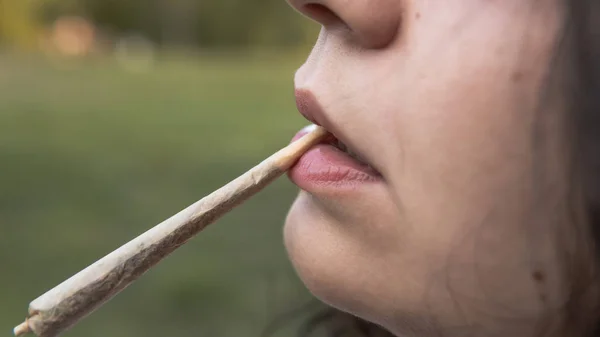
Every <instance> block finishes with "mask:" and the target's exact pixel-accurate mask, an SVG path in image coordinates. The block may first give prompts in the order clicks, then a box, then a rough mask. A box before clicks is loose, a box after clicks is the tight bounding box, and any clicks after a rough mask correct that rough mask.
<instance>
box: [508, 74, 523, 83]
mask: <svg viewBox="0 0 600 337" xmlns="http://www.w3.org/2000/svg"><path fill="white" fill-rule="evenodd" d="M510 79H511V80H512V81H513V82H515V83H518V82H521V80H522V79H523V73H522V72H520V71H515V72H514V73H512V75H511V76H510Z"/></svg>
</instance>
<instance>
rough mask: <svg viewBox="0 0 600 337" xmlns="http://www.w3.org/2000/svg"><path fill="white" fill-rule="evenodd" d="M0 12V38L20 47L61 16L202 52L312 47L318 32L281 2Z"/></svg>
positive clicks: (124, 3) (77, 4)
mask: <svg viewBox="0 0 600 337" xmlns="http://www.w3.org/2000/svg"><path fill="white" fill-rule="evenodd" d="M0 9H1V10H0V27H2V28H1V29H0V36H2V37H3V40H4V42H8V43H19V44H22V43H24V41H27V43H30V41H31V38H32V36H33V35H34V32H35V31H36V29H38V28H39V26H40V25H50V24H52V22H53V20H56V19H57V18H59V17H60V16H65V15H77V16H82V17H84V18H87V19H89V20H91V21H92V22H93V23H94V24H96V25H97V26H98V27H100V28H101V29H103V31H104V32H105V33H107V34H110V35H111V36H123V35H129V34H136V35H142V36H144V37H145V38H147V39H149V40H151V41H153V42H155V43H157V44H159V45H175V46H185V47H190V46H192V47H202V48H215V47H220V48H223V47H236V48H239V47H243V48H249V47H253V48H255V47H260V46H278V47H290V46H297V45H303V44H306V43H312V42H313V40H314V37H315V34H316V32H317V29H318V27H317V25H315V24H314V23H312V22H311V21H309V20H307V19H305V18H302V17H301V16H300V15H298V13H296V12H295V11H294V10H293V9H291V8H290V7H289V5H288V4H287V3H286V2H285V1H284V0H252V1H246V0H212V1H206V0H0Z"/></svg>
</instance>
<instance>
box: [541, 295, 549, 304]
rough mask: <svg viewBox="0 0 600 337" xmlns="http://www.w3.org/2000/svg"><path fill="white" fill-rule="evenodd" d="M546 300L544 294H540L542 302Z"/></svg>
mask: <svg viewBox="0 0 600 337" xmlns="http://www.w3.org/2000/svg"><path fill="white" fill-rule="evenodd" d="M546 300H547V298H546V294H544V293H542V294H540V301H542V303H546Z"/></svg>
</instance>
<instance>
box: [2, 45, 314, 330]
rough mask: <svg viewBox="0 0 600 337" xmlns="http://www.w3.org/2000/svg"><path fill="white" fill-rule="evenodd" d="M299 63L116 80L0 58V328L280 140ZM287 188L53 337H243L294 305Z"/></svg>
mask: <svg viewBox="0 0 600 337" xmlns="http://www.w3.org/2000/svg"><path fill="white" fill-rule="evenodd" d="M300 59H301V58H295V57H292V58H289V57H281V58H279V57H270V58H268V59H262V58H261V57H254V58H250V59H247V60H246V59H244V58H242V57H237V58H234V59H231V58H226V57H219V58H217V57H214V58H207V57H205V58H201V59H187V60H183V59H179V60H165V61H163V62H160V63H159V64H157V65H156V67H155V68H153V69H152V70H150V71H148V72H143V73H132V72H127V71H125V70H123V69H121V68H120V67H119V66H118V65H117V64H115V63H113V62H111V61H106V60H95V61H87V62H79V63H78V64H70V65H69V64H67V65H69V67H62V66H59V65H60V64H56V63H52V62H49V61H47V60H42V59H38V58H35V57H30V58H23V57H16V56H7V55H4V56H0V166H1V169H2V171H1V172H2V174H1V175H0V186H1V192H0V226H1V227H0V228H1V230H2V232H1V235H0V268H1V269H0V270H2V277H0V294H1V296H2V302H1V303H2V305H0V331H4V332H5V333H6V334H7V335H8V333H9V331H10V330H9V329H11V328H12V327H13V326H14V325H15V324H17V323H19V322H20V321H21V320H22V319H23V318H24V317H25V314H26V312H27V305H28V303H29V302H30V301H31V300H33V299H34V298H35V297H37V296H38V295H41V294H42V293H43V292H45V291H46V290H48V289H49V288H50V287H53V286H55V285H56V284H58V283H59V282H61V281H63V280H64V279H65V278H67V277H69V276H71V275H72V274H73V273H75V272H77V271H79V270H80V269H81V268H83V267H85V266H87V265H88V264H90V263H92V262H93V261H95V260H96V259H98V258H100V257H102V256H104V255H105V254H106V253H108V252H110V251H112V250H113V249H115V248H117V247H118V246H120V245H121V244H123V243H125V242H126V241H128V240H129V239H131V238H133V237H135V236H136V235H138V234H140V233H142V232H143V231H145V230H146V229H148V228H150V227H151V226H154V225H155V224H157V223H159V222H161V221H162V220H164V219H165V218H167V217H169V216H171V215H173V214H175V213H176V212H178V211H179V210H181V209H183V208H184V207H187V206H188V205H189V204H191V203H193V202H194V201H196V200H198V199H200V198H201V197H203V196H204V195H206V194H207V193H209V192H211V191H212V190H214V189H216V188H218V187H220V186H221V185H223V184H224V183H226V182H228V181H229V180H231V179H232V178H234V177H236V176H237V175H239V174H241V173H243V172H244V171H246V170H247V169H249V168H250V167H251V166H253V165H255V164H257V163H258V162H259V161H261V160H262V159H264V158H265V157H266V156H267V155H269V154H271V153H272V152H274V151H275V150H277V149H279V148H281V147H282V146H284V145H285V144H287V142H288V141H289V139H290V138H291V136H292V135H293V134H294V132H295V131H297V130H298V129H299V128H300V127H301V126H303V125H304V124H305V122H304V121H303V120H302V119H301V118H300V117H299V115H298V114H297V112H295V108H294V103H293V84H292V77H293V72H294V70H295V69H296V68H297V67H298V66H299V64H300V61H299V60H300ZM63 65H64V64H63ZM295 193H296V189H295V188H294V187H293V186H292V184H290V183H289V182H288V181H287V179H285V178H284V179H280V181H278V182H276V183H275V184H274V185H273V186H271V187H269V188H267V190H265V191H263V192H262V193H261V194H259V195H258V196H257V197H255V198H254V199H253V200H250V201H249V202H247V203H246V204H244V205H242V206H241V207H240V208H238V209H236V210H235V211H234V212H232V213H231V214H228V215H227V216H225V217H224V218H223V219H222V220H220V221H219V222H218V223H216V224H214V225H212V226H210V227H209V228H207V229H206V230H205V231H204V232H203V233H201V234H200V235H199V236H198V237H196V238H195V239H194V240H193V241H191V242H189V243H188V244H187V245H186V246H184V247H182V248H180V250H178V251H176V252H175V253H174V254H173V255H172V256H171V257H169V258H167V259H166V260H165V261H163V262H162V263H161V264H159V265H158V266H157V267H156V268H155V269H153V270H152V271H150V272H149V273H148V274H146V275H144V276H143V277H142V278H141V279H140V280H138V281H137V282H136V283H134V285H133V286H131V287H130V288H128V289H126V290H125V291H124V292H123V293H121V294H120V295H119V296H117V297H116V298H115V299H114V300H113V301H111V302H109V303H108V304H106V305H105V306H104V307H102V308H101V309H100V310H98V311H97V312H96V313H94V314H93V315H92V316H90V317H88V318H86V319H84V320H83V321H82V322H81V323H80V324H79V325H77V326H76V327H74V328H73V329H72V330H70V331H69V332H68V333H66V334H65V336H87V337H92V336H257V335H258V333H259V332H260V331H261V329H262V328H263V327H264V326H265V325H266V324H267V323H268V322H269V321H270V320H271V319H272V318H274V316H275V315H276V314H277V313H280V312H282V311H284V310H288V309H291V308H293V307H294V306H297V305H301V304H302V303H304V302H305V300H306V299H307V298H308V295H307V293H306V291H305V290H304V288H303V287H302V286H301V285H300V284H299V281H297V279H296V277H295V275H294V273H293V271H292V269H291V267H290V265H289V263H288V261H287V258H286V255H285V250H284V247H283V244H282V238H281V226H282V223H283V220H284V218H285V214H286V212H287V210H288V208H289V205H290V203H291V202H292V200H293V198H294V196H295ZM3 334H4V333H3ZM283 335H285V336H288V335H289V334H285V333H284V334H282V335H281V336H283Z"/></svg>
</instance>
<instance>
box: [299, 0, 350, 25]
mask: <svg viewBox="0 0 600 337" xmlns="http://www.w3.org/2000/svg"><path fill="white" fill-rule="evenodd" d="M302 10H303V12H304V13H305V14H306V15H307V16H308V17H310V18H311V19H313V20H315V21H317V22H319V23H320V24H322V25H324V26H325V25H333V24H344V21H343V20H342V19H341V18H340V17H339V16H337V14H335V13H334V12H333V11H332V10H331V9H329V8H327V7H326V6H323V5H321V4H315V3H309V4H306V5H304V6H303V8H302Z"/></svg>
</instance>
